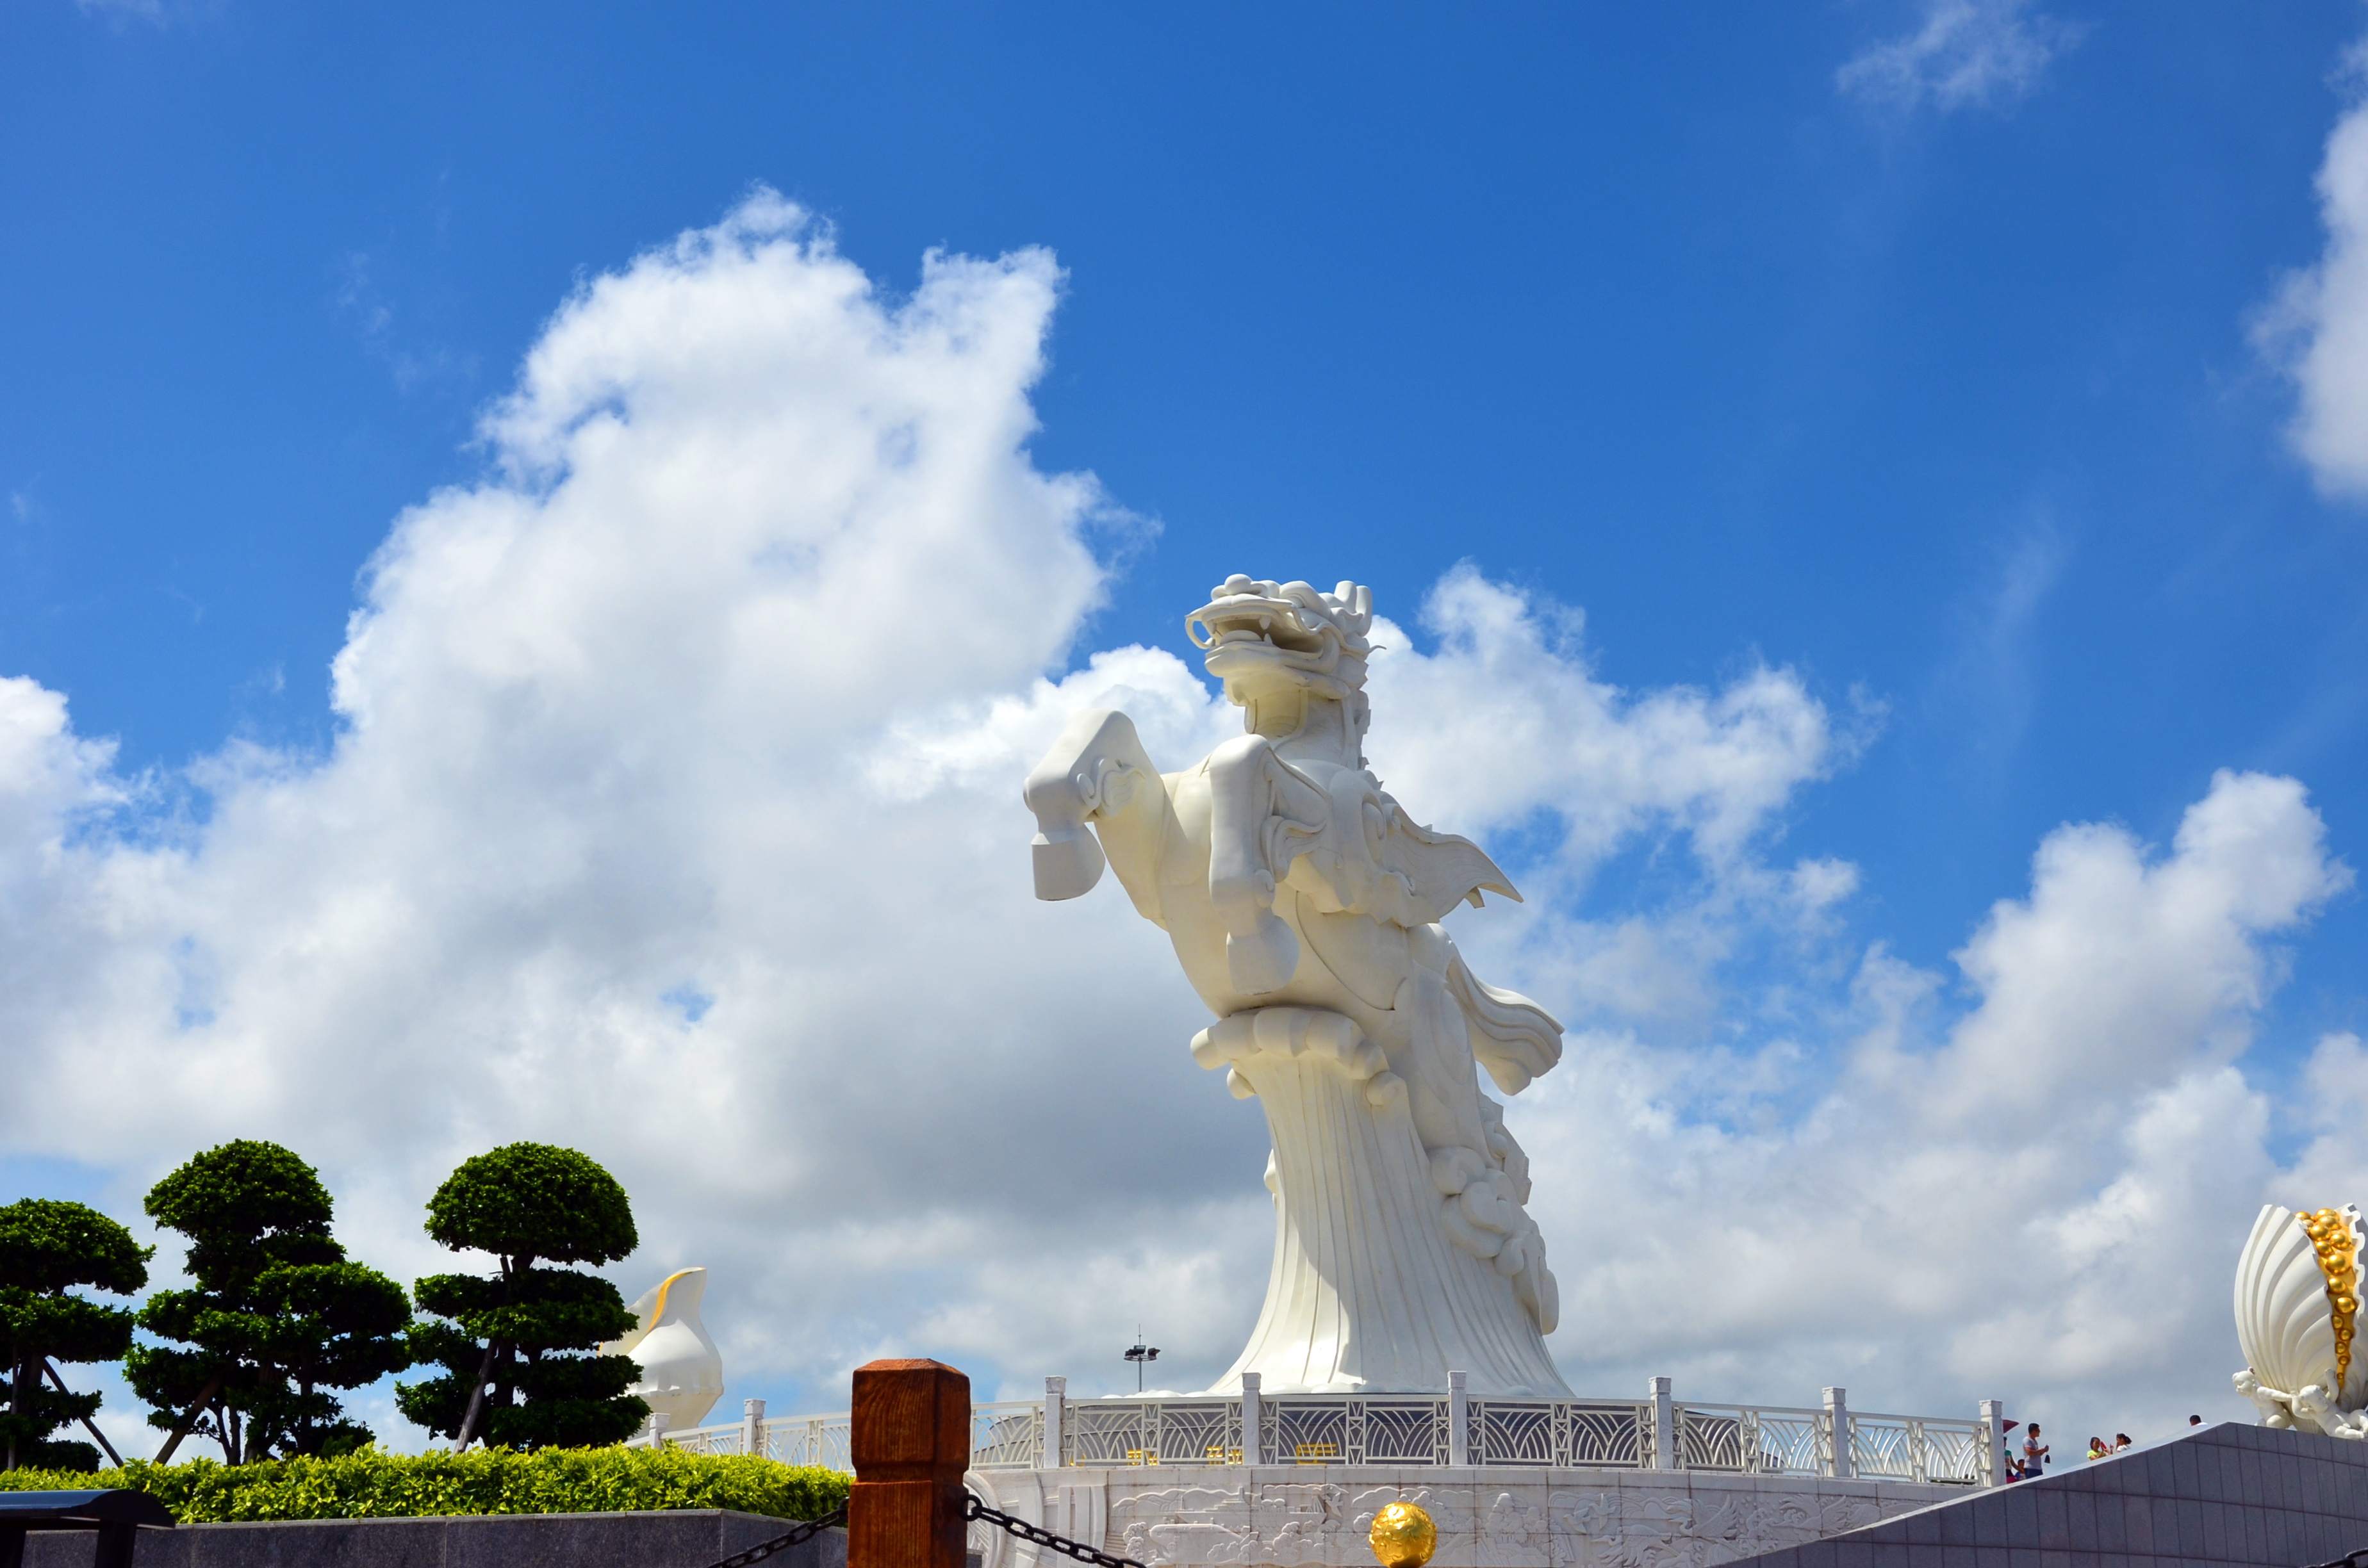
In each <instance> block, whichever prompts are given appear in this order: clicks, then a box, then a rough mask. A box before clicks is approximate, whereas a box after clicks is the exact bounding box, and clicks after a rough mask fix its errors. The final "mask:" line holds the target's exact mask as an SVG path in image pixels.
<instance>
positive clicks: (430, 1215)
mask: <svg viewBox="0 0 2368 1568" xmlns="http://www.w3.org/2000/svg"><path fill="white" fill-rule="evenodd" d="M427 1233H428V1234H429V1235H430V1236H433V1237H434V1238H435V1239H436V1240H437V1241H438V1242H439V1243H441V1244H444V1245H445V1246H448V1247H450V1248H451V1249H452V1250H454V1251H455V1252H459V1251H462V1250H466V1249H474V1250H477V1251H481V1252H489V1253H492V1254H493V1255H494V1256H495V1257H496V1258H497V1259H499V1260H500V1266H501V1267H500V1271H499V1273H497V1274H495V1276H494V1277H493V1278H482V1277H480V1276H477V1275H473V1274H437V1275H431V1276H429V1277H428V1278H425V1279H422V1280H420V1281H419V1282H418V1285H417V1287H416V1290H415V1291H414V1294H415V1296H416V1299H417V1300H418V1302H419V1306H420V1310H421V1311H423V1312H434V1313H436V1314H437V1315H438V1317H440V1318H442V1319H444V1320H445V1321H444V1322H441V1323H435V1322H424V1321H423V1322H421V1323H419V1324H415V1325H414V1326H413V1328H412V1331H411V1352H412V1357H413V1358H414V1360H415V1361H416V1362H417V1363H418V1364H420V1365H422V1366H425V1365H427V1364H429V1363H434V1364H436V1365H438V1366H441V1367H442V1368H444V1369H445V1375H444V1376H442V1377H440V1378H431V1379H429V1380H427V1381H425V1382H417V1383H408V1384H402V1385H398V1386H397V1388H396V1389H395V1393H394V1398H395V1404H396V1407H397V1408H399V1409H400V1410H401V1411H402V1412H403V1414H404V1416H405V1418H407V1419H408V1420H410V1421H412V1422H413V1423H415V1424H416V1425H418V1426H425V1427H427V1429H428V1430H429V1431H431V1432H435V1433H437V1434H438V1435H439V1436H442V1437H450V1438H451V1439H452V1442H453V1447H454V1448H456V1449H464V1448H466V1447H468V1446H469V1444H470V1443H471V1442H472V1441H475V1440H477V1439H479V1438H482V1439H484V1442H485V1443H486V1444H487V1445H489V1446H492V1445H502V1446H507V1447H509V1448H515V1449H539V1448H546V1447H561V1448H570V1447H588V1446H593V1445H598V1444H606V1443H617V1442H622V1441H623V1440H624V1439H625V1438H627V1437H632V1435H633V1432H634V1431H635V1430H636V1429H637V1428H638V1427H639V1426H641V1425H642V1423H643V1421H644V1420H645V1419H647V1418H648V1415H649V1413H650V1407H649V1406H648V1405H647V1404H646V1403H643V1401H642V1400H641V1399H639V1398H638V1397H636V1396H634V1395H632V1394H630V1393H627V1392H625V1391H626V1390H627V1389H628V1388H629V1387H631V1386H632V1382H633V1381H634V1380H635V1379H636V1378H638V1377H639V1376H640V1375H641V1369H639V1368H638V1367H636V1366H635V1365H634V1363H633V1359H632V1357H630V1356H601V1355H596V1354H591V1352H593V1351H595V1350H597V1349H598V1346H599V1345H600V1342H601V1341H603V1340H606V1339H614V1338H617V1337H618V1336H619V1335H622V1334H625V1333H626V1332H628V1331H629V1330H631V1329H632V1327H633V1325H634V1324H635V1322H636V1321H637V1320H636V1319H635V1318H634V1316H633V1314H632V1312H630V1311H629V1310H627V1308H626V1306H625V1301H624V1298H623V1297H622V1296H620V1295H619V1294H618V1292H617V1288H616V1287H615V1286H614V1285H611V1284H610V1283H609V1281H607V1280H606V1279H603V1278H600V1277H599V1276H598V1275H594V1274H586V1273H584V1272H582V1271H581V1270H579V1269H575V1268H562V1267H547V1266H548V1265H552V1264H587V1263H588V1264H600V1263H613V1262H615V1261H616V1260H617V1259H619V1258H620V1257H623V1256H625V1255H627V1254H628V1253H630V1252H632V1250H633V1249H634V1248H635V1247H636V1246H638V1245H640V1244H641V1239H640V1237H639V1236H637V1235H636V1234H635V1233H634V1231H633V1210H632V1204H631V1203H630V1202H628V1201H627V1200H626V1198H625V1189H624V1188H623V1187H620V1186H618V1185H617V1181H616V1178H615V1177H613V1176H610V1175H609V1173H608V1172H607V1171H605V1170H602V1169H601V1168H600V1167H599V1166H598V1165H596V1164H595V1163H593V1162H592V1161H591V1160H589V1159H587V1158H586V1157H585V1156H584V1155H582V1154H579V1153H576V1152H575V1150H573V1149H559V1148H553V1147H552V1146H551V1145H550V1144H548V1143H511V1144H508V1145H506V1146H505V1147H503V1148H499V1149H495V1151H493V1153H488V1154H480V1155H478V1156H477V1157H476V1158H474V1159H472V1160H469V1161H466V1162H464V1163H463V1164H462V1165H461V1168H460V1169H458V1170H456V1171H454V1172H453V1173H452V1175H451V1176H450V1178H449V1179H447V1180H446V1181H445V1183H444V1185H443V1186H442V1187H438V1188H437V1189H436V1196H435V1197H434V1198H432V1199H428V1203H427Z"/></svg>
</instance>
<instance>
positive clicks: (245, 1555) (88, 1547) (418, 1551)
mask: <svg viewBox="0 0 2368 1568" xmlns="http://www.w3.org/2000/svg"><path fill="white" fill-rule="evenodd" d="M790 1528H792V1526H791V1521H789V1520H786V1519H775V1518H768V1517H765V1516H763V1515H760V1514H740V1513H734V1512H731V1511H730V1510H727V1509H718V1508H679V1509H672V1510H667V1511H665V1512H659V1513H635V1514H488V1515H478V1516H473V1517H465V1518H443V1519H293V1520H275V1521H272V1522H270V1523H267V1524H239V1525H184V1526H182V1527H181V1528H178V1529H171V1530H162V1529H143V1530H142V1531H141V1532H140V1544H139V1547H138V1549H137V1551H136V1552H135V1553H134V1555H133V1558H132V1568H708V1565H709V1564H710V1563H712V1562H718V1561H720V1560H722V1559H723V1558H726V1557H729V1556H731V1555H732V1554H733V1553H734V1552H735V1551H745V1550H746V1549H747V1548H749V1547H751V1546H754V1545H756V1544H757V1542H758V1541H760V1540H771V1539H772V1538H773V1537H775V1536H778V1535H780V1534H781V1533H782V1532H783V1531H785V1530H788V1529H790ZM96 1551H97V1536H96V1535H94V1534H91V1533H89V1532H85V1531H79V1530H76V1531H64V1530H60V1531H40V1532H37V1533H35V1534H34V1535H32V1536H31V1537H29V1538H28V1540H26V1542H25V1564H24V1568H90V1563H91V1561H92V1558H93V1556H94V1555H95V1553H96ZM846 1564H847V1532H846V1531H845V1530H836V1529H834V1530H825V1531H824V1532H823V1533H822V1534H821V1535H819V1536H816V1537H815V1538H814V1540H809V1541H807V1542H805V1543H804V1544H803V1545H802V1546H798V1547H794V1548H792V1549H791V1550H790V1551H786V1552H777V1553H775V1554H774V1555H773V1556H771V1557H768V1558H767V1559H765V1562H764V1568H846Z"/></svg>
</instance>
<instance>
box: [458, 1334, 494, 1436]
mask: <svg viewBox="0 0 2368 1568" xmlns="http://www.w3.org/2000/svg"><path fill="white" fill-rule="evenodd" d="M501 1347H502V1342H501V1341H500V1340H498V1339H488V1340H486V1341H485V1354H484V1357H483V1358H480V1359H479V1360H478V1362H477V1381H475V1382H474V1383H472V1384H471V1385H470V1388H469V1408H468V1411H467V1413H466V1414H464V1415H462V1416H461V1435H460V1436H459V1437H456V1438H454V1439H453V1440H452V1451H453V1452H454V1453H456V1454H457V1453H459V1452H460V1451H461V1449H465V1448H467V1447H468V1446H469V1439H470V1438H471V1437H474V1436H476V1432H477V1417H478V1416H479V1415H483V1414H484V1408H485V1382H486V1380H488V1379H489V1378H491V1377H492V1376H493V1375H494V1357H495V1353H496V1352H498V1351H499V1350H500V1349H501Z"/></svg>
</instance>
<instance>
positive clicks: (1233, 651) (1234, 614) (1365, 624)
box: [1184, 574, 1373, 731]
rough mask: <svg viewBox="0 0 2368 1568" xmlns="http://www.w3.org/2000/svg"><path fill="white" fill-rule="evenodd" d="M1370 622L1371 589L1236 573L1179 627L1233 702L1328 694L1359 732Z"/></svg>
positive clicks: (1361, 725) (1368, 649) (1361, 724)
mask: <svg viewBox="0 0 2368 1568" xmlns="http://www.w3.org/2000/svg"><path fill="white" fill-rule="evenodd" d="M1372 624H1373V591H1372V589H1371V588H1367V587H1360V585H1357V584H1355V583H1343V584H1341V585H1339V586H1338V588H1335V589H1334V590H1333V591H1332V592H1330V593H1328V594H1319V593H1317V592H1316V591H1315V589H1314V588H1312V587H1310V586H1309V585H1306V584H1305V583H1265V582H1260V581H1258V579H1256V578H1254V577H1245V576H1242V575H1240V574H1235V575H1233V576H1231V577H1228V578H1226V579H1225V580H1224V583H1223V584H1222V585H1220V586H1218V587H1217V588H1216V589H1215V590H1214V591H1213V592H1212V593H1211V594H1210V596H1209V602H1208V603H1207V604H1205V605H1203V606H1201V608H1199V609H1196V610H1194V611H1193V612H1192V613H1191V614H1190V615H1188V616H1186V617H1185V618H1184V631H1185V635H1187V636H1189V637H1190V638H1191V639H1192V644H1193V646H1195V647H1197V648H1199V649H1200V650H1201V652H1202V653H1204V654H1205V655H1206V656H1207V659H1206V662H1207V664H1208V666H1209V673H1210V674H1211V675H1212V676H1216V677H1217V678H1218V679H1219V680H1221V681H1224V683H1225V695H1226V697H1228V698H1229V699H1232V700H1233V701H1235V702H1236V703H1239V704H1240V705H1241V706H1243V707H1245V708H1248V707H1251V706H1253V705H1254V704H1255V703H1257V702H1258V701H1260V700H1263V699H1272V698H1275V697H1280V696H1283V695H1285V694H1297V693H1302V692H1304V693H1307V694H1309V695H1313V696H1317V697H1327V698H1330V699H1332V700H1334V701H1336V702H1338V703H1341V704H1343V705H1345V706H1346V707H1348V708H1349V710H1351V712H1352V713H1354V714H1355V715H1356V717H1357V719H1358V723H1357V728H1358V729H1359V730H1360V731H1361V730H1362V729H1363V728H1364V724H1363V722H1362V721H1363V717H1364V710H1365V699H1364V694H1363V689H1362V688H1363V687H1364V684H1365V656H1366V655H1367V654H1368V653H1372V643H1370V642H1366V641H1365V633H1366V632H1367V631H1370V630H1372Z"/></svg>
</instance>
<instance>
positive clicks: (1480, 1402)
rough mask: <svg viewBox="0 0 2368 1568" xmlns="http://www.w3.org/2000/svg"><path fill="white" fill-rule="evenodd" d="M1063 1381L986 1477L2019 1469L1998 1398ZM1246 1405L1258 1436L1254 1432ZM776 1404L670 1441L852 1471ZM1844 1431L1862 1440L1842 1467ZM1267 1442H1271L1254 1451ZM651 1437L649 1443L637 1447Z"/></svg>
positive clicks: (990, 1419)
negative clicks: (1751, 1397) (1748, 1399)
mask: <svg viewBox="0 0 2368 1568" xmlns="http://www.w3.org/2000/svg"><path fill="white" fill-rule="evenodd" d="M1456 1381H1457V1383H1458V1384H1459V1385H1460V1384H1461V1382H1462V1378H1461V1376H1460V1375H1459V1376H1458V1377H1457V1379H1456ZM1046 1385H1047V1386H1046V1390H1045V1397H1044V1398H1043V1399H1041V1400H1014V1401H1008V1402H1005V1403H995V1404H974V1405H973V1406H972V1407H971V1464H972V1467H973V1469H978V1470H1033V1469H1037V1468H1052V1467H1054V1466H1060V1465H1095V1466H1122V1465H1156V1464H1196V1465H1205V1464H1219V1465H1233V1464H1242V1463H1244V1462H1248V1463H1252V1464H1257V1463H1265V1464H1289V1465H1333V1464H1361V1465H1450V1464H1453V1465H1463V1464H1472V1465H1519V1466H1529V1467H1541V1468H1543V1467H1551V1468H1554V1469H1558V1470H1690V1471H1723V1472H1725V1473H1727V1474H1749V1475H1804V1476H1805V1475H1826V1476H1839V1477H1843V1478H1856V1479H1859V1480H1862V1481H1908V1482H1920V1483H1936V1484H1941V1485H1956V1486H1987V1485H1995V1484H1997V1483H1998V1481H1999V1480H2000V1479H2002V1478H2001V1477H2000V1475H1999V1473H1998V1472H1999V1471H2000V1469H2001V1468H2002V1466H2003V1464H2004V1451H2003V1446H2002V1443H2001V1440H2000V1436H1999V1414H1998V1405H1997V1403H1995V1402H1985V1403H1984V1404H1983V1407H1982V1412H1981V1414H1980V1415H1977V1416H1976V1417H1975V1418H1974V1419H1972V1420H1959V1419H1953V1418H1951V1417H1946V1416H1937V1415H1870V1414H1867V1413H1864V1412H1860V1411H1853V1410H1850V1408H1849V1407H1848V1403H1847V1400H1846V1398H1845V1396H1844V1394H1843V1391H1842V1390H1839V1389H1829V1390H1827V1403H1825V1404H1824V1406H1823V1407H1821V1408H1816V1409H1810V1408H1789V1407H1785V1406H1780V1405H1742V1404H1693V1403H1680V1402H1679V1401H1677V1400H1676V1399H1674V1398H1672V1397H1671V1395H1670V1393H1669V1388H1668V1379H1666V1378H1656V1379H1654V1380H1653V1384H1652V1392H1650V1394H1648V1396H1647V1397H1646V1398H1645V1399H1642V1400H1614V1399H1575V1400H1503V1399H1470V1400H1467V1399H1465V1398H1464V1397H1463V1392H1462V1390H1461V1387H1460V1386H1459V1387H1457V1388H1455V1389H1454V1390H1452V1391H1451V1392H1449V1394H1448V1395H1447V1396H1446V1397H1444V1398H1440V1397H1438V1396H1434V1395H1428V1394H1374V1395H1370V1396H1365V1397H1349V1398H1343V1397H1336V1396H1331V1395H1324V1394H1269V1395H1266V1396H1264V1397H1260V1396H1258V1393H1257V1392H1256V1391H1255V1390H1253V1391H1251V1392H1249V1393H1248V1395H1247V1397H1244V1398H1217V1397H1213V1396H1212V1397H1209V1398H1190V1397H1184V1398H1167V1397H1156V1398H1142V1399H1127V1398H1119V1399H1093V1400H1076V1401H1071V1400H1068V1399H1066V1398H1065V1397H1064V1392H1063V1387H1064V1380H1063V1379H1059V1378H1051V1379H1047V1380H1046ZM1246 1407H1247V1409H1248V1410H1249V1411H1251V1412H1253V1413H1254V1414H1253V1415H1252V1416H1251V1417H1250V1420H1251V1421H1253V1422H1254V1426H1250V1425H1246V1421H1245V1409H1246ZM764 1409H765V1407H764V1402H763V1401H762V1400H754V1399H752V1400H749V1401H748V1402H747V1407H746V1414H745V1415H744V1416H743V1418H742V1419H741V1420H740V1422H739V1423H738V1424H736V1425H734V1426H699V1427H693V1428H691V1429H689V1430H687V1431H682V1432H667V1433H665V1434H664V1435H663V1436H664V1440H665V1441H666V1442H667V1443H670V1444H672V1445H674V1446H675V1447H677V1448H681V1449H689V1450H690V1451H691V1452H693V1453H704V1454H740V1453H760V1454H763V1455H765V1456H766V1457H767V1458H768V1459H775V1460H780V1461H782V1462H783V1463H785V1464H810V1465H821V1466H823V1467H824V1468H825V1469H828V1470H837V1471H852V1470H853V1468H854V1467H853V1464H852V1461H851V1459H850V1456H849V1454H848V1416H847V1414H846V1413H845V1412H843V1411H842V1412H838V1413H837V1414H834V1415H794V1416H789V1417H786V1418H778V1417H777V1418H773V1419H768V1418H767V1417H766V1415H765V1413H764ZM1459 1416H1460V1418H1461V1419H1460V1421H1459V1419H1458V1418H1459ZM1459 1425H1460V1426H1461V1427H1462V1433H1461V1437H1462V1441H1461V1442H1458V1441H1457V1437H1458V1432H1457V1427H1458V1426H1459ZM1837 1429H1839V1430H1840V1431H1842V1432H1844V1433H1846V1434H1848V1438H1847V1441H1846V1442H1844V1443H1843V1444H1842V1445H1841V1458H1840V1460H1839V1462H1837V1460H1836V1453H1835V1449H1836V1445H1835V1442H1834V1433H1835V1432H1836V1430H1837ZM1252 1431H1255V1433H1256V1440H1255V1441H1254V1442H1251V1441H1246V1440H1245V1438H1246V1436H1247V1434H1249V1433H1250V1432H1252ZM651 1440H652V1437H651V1435H650V1434H648V1433H643V1435H642V1436H641V1437H636V1438H635V1439H633V1442H632V1446H635V1447H646V1446H647V1445H648V1444H649V1443H650V1442H651Z"/></svg>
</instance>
